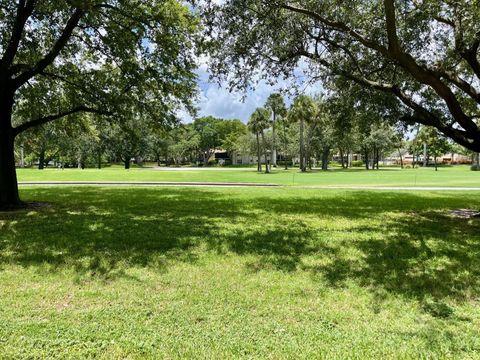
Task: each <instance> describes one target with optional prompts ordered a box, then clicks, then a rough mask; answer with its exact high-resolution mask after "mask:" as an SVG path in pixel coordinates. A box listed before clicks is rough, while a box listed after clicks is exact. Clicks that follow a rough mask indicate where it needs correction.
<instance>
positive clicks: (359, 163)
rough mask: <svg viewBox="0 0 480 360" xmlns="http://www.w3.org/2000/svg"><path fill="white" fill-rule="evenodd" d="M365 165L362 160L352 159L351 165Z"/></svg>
mask: <svg viewBox="0 0 480 360" xmlns="http://www.w3.org/2000/svg"><path fill="white" fill-rule="evenodd" d="M363 165H365V163H364V162H363V161H362V160H353V161H352V167H360V166H363Z"/></svg>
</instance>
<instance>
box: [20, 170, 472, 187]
mask: <svg viewBox="0 0 480 360" xmlns="http://www.w3.org/2000/svg"><path fill="white" fill-rule="evenodd" d="M18 178H19V181H35V180H37V181H41V180H44V181H46V180H70V181H71V180H99V181H100V180H104V181H107V180H114V181H179V182H188V181H210V182H215V181H224V182H266V183H275V184H283V185H370V186H373V185H378V186H380V185H388V186H458V187H478V186H480V172H475V171H470V170H469V167H467V166H457V167H451V168H441V169H440V170H439V171H437V172H435V171H434V169H432V168H427V169H406V170H399V169H392V168H387V169H382V170H379V171H365V170H363V169H351V170H347V171H345V170H341V169H337V170H331V171H328V172H322V171H314V172H310V173H304V174H302V173H300V172H298V170H289V171H284V170H281V169H280V168H278V170H275V171H274V173H272V174H258V173H257V172H256V171H255V169H243V170H222V169H221V170H199V171H194V170H189V171H158V170H153V169H148V168H147V169H131V170H129V171H126V170H124V169H121V168H118V167H113V168H106V169H102V170H96V169H86V170H77V169H66V170H58V169H46V170H42V171H39V170H36V169H19V170H18Z"/></svg>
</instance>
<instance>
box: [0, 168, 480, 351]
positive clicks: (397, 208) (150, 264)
mask: <svg viewBox="0 0 480 360" xmlns="http://www.w3.org/2000/svg"><path fill="white" fill-rule="evenodd" d="M50 173H51V174H56V172H54V171H50V170H49V171H45V172H43V173H42V176H46V175H43V174H50ZM69 173H70V172H67V171H65V172H64V174H69ZM78 173H81V174H89V173H90V172H89V171H85V172H77V173H75V172H73V171H72V172H71V174H78ZM91 173H92V174H93V173H94V172H91ZM146 173H147V172H145V174H146ZM20 174H21V177H23V178H25V177H27V174H33V171H31V172H30V171H29V170H26V171H21V172H20ZM128 174H143V172H140V171H139V172H134V171H131V172H129V173H128ZM155 174H158V175H155V176H159V177H161V176H164V175H163V174H164V173H160V172H158V173H155ZM202 174H203V173H202ZM438 174H440V175H439V176H441V174H442V171H440V172H438ZM469 174H470V173H469ZM205 175H207V173H205ZM335 175H337V173H335ZM340 175H341V174H340ZM435 175H436V174H435ZM129 176H132V175H129ZM140 176H143V175H140ZM149 176H150V175H149ZM254 176H256V174H254V173H253V174H252V177H254ZM315 176H317V174H315ZM321 176H330V175H328V174H318V177H319V178H320V177H321ZM332 176H333V175H332ZM432 176H433V175H432ZM272 178H273V176H272ZM56 180H58V178H57V179H56ZM441 185H445V184H441ZM21 196H22V198H23V199H24V200H26V201H41V202H45V203H48V204H49V206H48V207H39V208H36V209H29V210H24V211H18V212H11V213H0V357H1V358H11V359H20V358H59V359H68V358H75V359H76V358H100V359H102V358H103V359H125V358H127V359H143V358H150V359H158V358H170V359H171V358H208V359H213V358H218V359H223V358H269V359H280V358H290V359H312V358H325V359H346V358H348V359H399V358H400V359H437V358H440V359H443V358H458V359H477V358H480V336H479V333H480V222H479V221H477V220H468V219H461V218H454V217H451V216H450V215H449V213H448V211H449V210H450V209H459V208H469V209H480V193H476V192H461V191H459V192H455V193H452V192H450V193H449V192H415V191H399V192H391V191H356V190H324V189H321V190H320V189H296V188H267V189H259V188H248V189H244V188H241V189H240V188H235V189H211V188H209V189H207V188H195V189H192V188H107V187H82V188H75V187H62V188H55V187H52V188H42V187H38V188H35V187H24V188H22V189H21Z"/></svg>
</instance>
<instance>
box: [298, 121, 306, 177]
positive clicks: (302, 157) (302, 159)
mask: <svg viewBox="0 0 480 360" xmlns="http://www.w3.org/2000/svg"><path fill="white" fill-rule="evenodd" d="M304 128H305V122H304V121H303V119H302V120H300V170H301V171H302V172H305V171H307V168H306V166H305V139H304V136H303V135H304V134H303V132H304Z"/></svg>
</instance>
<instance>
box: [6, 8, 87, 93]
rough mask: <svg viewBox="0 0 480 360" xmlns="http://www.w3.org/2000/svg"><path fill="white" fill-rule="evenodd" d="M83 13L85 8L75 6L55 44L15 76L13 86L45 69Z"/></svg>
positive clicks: (60, 49) (67, 38)
mask: <svg viewBox="0 0 480 360" xmlns="http://www.w3.org/2000/svg"><path fill="white" fill-rule="evenodd" d="M84 14H85V10H83V9H80V8H76V9H75V11H74V12H73V14H72V15H71V16H70V18H69V19H68V21H67V24H66V25H65V27H64V29H63V31H62V34H61V35H60V37H59V38H58V39H57V41H56V42H55V44H54V45H53V47H52V49H51V50H50V51H49V52H48V53H47V54H46V55H45V57H44V58H43V59H41V60H40V61H39V62H38V63H37V64H36V65H35V66H34V67H33V68H31V69H30V70H27V71H25V72H23V73H21V74H20V75H19V76H18V77H17V78H15V80H14V85H15V88H17V89H18V88H19V87H20V86H22V85H23V84H25V83H26V82H27V81H28V80H30V79H31V78H32V77H34V76H35V75H38V74H39V73H41V72H42V71H43V70H45V69H46V68H47V67H48V66H49V65H50V64H52V63H53V62H54V61H55V59H56V58H57V56H58V55H59V54H60V52H61V51H62V50H63V48H64V47H65V46H66V45H67V43H68V40H69V39H70V37H71V36H72V34H73V31H74V30H75V28H76V27H77V25H78V23H79V22H80V19H81V18H82V16H83V15H84Z"/></svg>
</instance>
